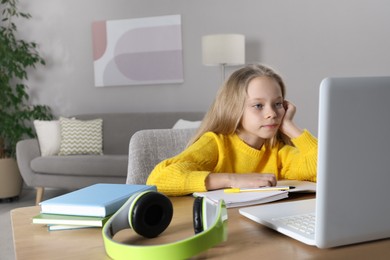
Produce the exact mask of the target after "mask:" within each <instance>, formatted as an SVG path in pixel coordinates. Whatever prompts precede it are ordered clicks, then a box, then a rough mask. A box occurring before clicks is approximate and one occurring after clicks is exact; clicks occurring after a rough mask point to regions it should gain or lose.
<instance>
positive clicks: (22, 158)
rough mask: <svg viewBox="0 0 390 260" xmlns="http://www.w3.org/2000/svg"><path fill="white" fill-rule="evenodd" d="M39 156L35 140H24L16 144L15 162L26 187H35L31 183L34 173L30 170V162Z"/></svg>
mask: <svg viewBox="0 0 390 260" xmlns="http://www.w3.org/2000/svg"><path fill="white" fill-rule="evenodd" d="M39 156H41V153H40V151H39V144H38V140H37V139H25V140H21V141H19V142H18V143H17V144H16V161H17V163H18V167H19V171H20V174H21V175H22V177H23V180H24V182H25V183H26V184H27V186H32V187H35V185H34V183H33V179H34V174H35V173H34V172H33V170H32V169H31V166H30V163H31V161H32V160H33V159H34V158H36V157H39Z"/></svg>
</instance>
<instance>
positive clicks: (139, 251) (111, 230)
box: [102, 191, 227, 259]
mask: <svg viewBox="0 0 390 260" xmlns="http://www.w3.org/2000/svg"><path fill="white" fill-rule="evenodd" d="M150 192H152V193H157V192H154V191H146V192H142V193H141V194H139V195H137V196H136V198H134V197H133V196H132V197H130V198H129V200H128V201H127V202H126V203H125V204H124V205H123V206H122V207H121V208H120V209H119V210H118V211H117V212H116V213H115V214H114V215H113V216H112V217H111V218H110V219H109V220H108V221H107V222H106V224H105V225H104V227H103V230H102V234H103V241H104V244H105V249H106V253H107V254H108V255H109V256H110V257H111V258H113V259H186V258H189V257H191V256H194V255H197V254H199V253H200V252H202V251H205V250H207V249H209V248H211V247H213V246H215V245H217V244H219V243H221V242H223V241H226V239H227V210H226V206H225V203H224V201H222V200H221V201H219V203H218V204H215V203H213V202H211V201H209V200H207V199H205V198H203V199H204V202H203V205H202V212H203V213H202V216H203V217H202V219H203V220H206V219H207V220H206V222H209V223H207V225H206V228H205V230H204V231H202V232H200V233H197V234H196V235H194V236H192V237H189V238H186V239H183V240H180V241H176V242H172V243H168V244H162V245H152V246H138V245H129V244H124V243H120V242H117V241H114V240H113V236H114V235H115V234H116V233H117V232H118V231H120V230H122V229H126V228H131V224H129V223H128V221H125V220H124V219H125V218H126V217H127V216H128V215H129V214H131V212H130V213H129V209H130V208H132V207H133V203H135V202H136V201H137V200H138V198H139V197H140V196H142V195H144V194H146V193H150ZM158 194H160V193H158ZM162 196H164V195H162ZM205 209H206V210H205ZM212 212H214V213H212ZM206 215H207V216H211V218H213V219H212V221H211V222H210V220H209V219H210V218H209V217H207V216H206ZM123 222H126V224H125V223H123Z"/></svg>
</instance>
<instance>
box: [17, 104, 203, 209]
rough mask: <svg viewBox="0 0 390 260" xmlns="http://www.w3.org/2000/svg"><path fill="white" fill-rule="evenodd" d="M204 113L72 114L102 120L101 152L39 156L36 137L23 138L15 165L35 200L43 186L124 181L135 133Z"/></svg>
mask: <svg viewBox="0 0 390 260" xmlns="http://www.w3.org/2000/svg"><path fill="white" fill-rule="evenodd" d="M203 116H204V113H203V112H152V113H117V114H115V113H111V114H85V115H75V116H74V117H75V118H76V119H78V120H92V119H97V118H99V119H102V122H103V123H102V129H103V131H102V137H103V138H102V139H103V142H102V143H103V153H102V154H98V155H66V156H61V155H49V156H42V155H41V151H40V146H39V143H38V140H37V139H25V140H21V141H19V142H18V143H17V146H16V156H17V162H18V167H19V170H20V173H21V175H22V177H23V180H24V182H25V184H26V185H27V186H29V187H34V188H36V190H37V195H36V203H39V202H40V201H41V200H42V198H43V193H44V188H61V189H67V190H74V189H79V188H83V187H86V186H89V185H92V184H95V183H126V178H127V169H128V153H129V152H128V148H129V142H130V138H131V137H132V135H133V134H134V133H136V132H137V131H139V130H143V129H169V128H172V127H173V126H174V125H175V124H176V123H177V122H178V121H182V120H183V119H184V120H188V121H200V120H202V118H203ZM180 119H182V120H180Z"/></svg>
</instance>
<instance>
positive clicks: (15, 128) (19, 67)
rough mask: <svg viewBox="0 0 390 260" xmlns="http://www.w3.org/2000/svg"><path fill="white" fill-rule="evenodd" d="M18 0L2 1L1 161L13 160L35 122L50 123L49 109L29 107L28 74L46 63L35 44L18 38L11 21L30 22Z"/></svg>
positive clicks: (32, 133)
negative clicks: (19, 142)
mask: <svg viewBox="0 0 390 260" xmlns="http://www.w3.org/2000/svg"><path fill="white" fill-rule="evenodd" d="M17 4H18V0H1V4H0V11H1V13H2V16H1V17H2V18H1V25H0V158H5V157H15V153H16V151H15V150H16V143H17V142H18V141H19V140H21V139H23V138H25V137H26V136H29V137H33V136H34V132H33V129H32V127H31V122H32V120H34V119H51V118H52V115H51V111H50V108H49V107H48V106H44V105H31V104H29V99H30V97H29V94H28V91H27V90H28V86H27V85H26V81H27V79H28V77H27V72H28V69H29V68H35V66H36V65H37V64H41V65H45V61H44V60H43V58H42V57H41V56H40V55H39V53H38V51H37V44H36V43H35V42H28V41H25V40H21V39H18V38H17V26H16V24H15V23H14V19H16V18H23V19H30V18H31V15H30V14H28V13H24V12H20V11H19V10H18V8H17Z"/></svg>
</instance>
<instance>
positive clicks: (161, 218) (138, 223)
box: [129, 192, 173, 238]
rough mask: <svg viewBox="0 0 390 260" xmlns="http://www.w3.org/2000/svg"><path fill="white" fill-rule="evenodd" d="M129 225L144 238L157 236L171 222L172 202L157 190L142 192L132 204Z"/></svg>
mask: <svg viewBox="0 0 390 260" xmlns="http://www.w3.org/2000/svg"><path fill="white" fill-rule="evenodd" d="M129 214H131V218H130V219H131V223H130V226H131V227H132V228H133V230H134V231H135V232H136V233H137V234H139V235H141V236H144V237H146V238H153V237H157V236H158V235H159V234H160V233H162V232H163V231H164V230H165V229H166V228H167V227H168V226H169V224H170V223H171V220H172V215H173V207H172V202H171V201H170V200H169V198H168V197H166V196H165V195H163V194H161V193H158V192H147V193H144V194H142V195H141V196H140V197H139V198H138V199H137V200H136V201H135V202H134V205H133V209H132V212H129Z"/></svg>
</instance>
